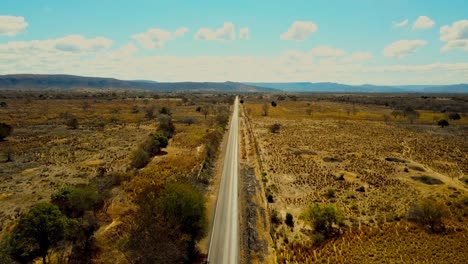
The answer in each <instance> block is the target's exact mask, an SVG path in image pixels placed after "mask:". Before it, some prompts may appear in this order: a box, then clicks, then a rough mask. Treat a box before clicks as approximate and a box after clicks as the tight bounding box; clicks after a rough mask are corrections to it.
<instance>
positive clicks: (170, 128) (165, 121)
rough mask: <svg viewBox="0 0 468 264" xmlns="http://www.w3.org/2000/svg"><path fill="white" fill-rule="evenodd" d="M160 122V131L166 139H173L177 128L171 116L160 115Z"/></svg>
mask: <svg viewBox="0 0 468 264" xmlns="http://www.w3.org/2000/svg"><path fill="white" fill-rule="evenodd" d="M158 120H159V129H158V131H161V132H162V133H163V135H164V136H165V137H167V138H172V137H173V136H174V135H175V126H174V123H173V122H172V117H171V116H169V115H160V116H159V118H158Z"/></svg>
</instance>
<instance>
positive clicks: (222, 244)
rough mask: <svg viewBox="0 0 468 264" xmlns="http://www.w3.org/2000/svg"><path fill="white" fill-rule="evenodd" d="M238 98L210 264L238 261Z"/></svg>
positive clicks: (209, 255)
mask: <svg viewBox="0 0 468 264" xmlns="http://www.w3.org/2000/svg"><path fill="white" fill-rule="evenodd" d="M238 124H239V98H238V97H236V99H235V101H234V111H233V113H232V118H231V124H230V128H229V138H228V145H227V148H226V155H225V158H224V167H223V174H222V176H221V183H220V185H219V191H218V200H217V202H216V209H215V210H216V211H215V215H214V222H213V229H212V231H211V239H210V247H209V251H208V262H209V263H210V264H237V263H239V216H238V205H237V199H238V162H239V161H238V150H239V143H238V142H239V131H238V129H239V126H238Z"/></svg>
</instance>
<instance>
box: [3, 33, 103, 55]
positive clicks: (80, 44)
mask: <svg viewBox="0 0 468 264" xmlns="http://www.w3.org/2000/svg"><path fill="white" fill-rule="evenodd" d="M111 46H112V40H110V39H108V38H104V37H96V38H86V37H83V36H81V35H68V36H65V37H62V38H56V39H47V40H31V41H10V42H7V43H4V44H0V54H1V53H6V52H10V53H24V54H31V53H47V52H60V53H92V52H97V51H102V50H106V49H109V48H110V47H111Z"/></svg>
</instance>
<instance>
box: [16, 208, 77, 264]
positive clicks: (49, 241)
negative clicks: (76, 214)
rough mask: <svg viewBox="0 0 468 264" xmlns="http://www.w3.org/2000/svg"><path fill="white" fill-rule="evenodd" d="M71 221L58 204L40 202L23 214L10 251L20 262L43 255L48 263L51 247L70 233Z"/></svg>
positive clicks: (29, 260) (43, 261)
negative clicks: (47, 258)
mask: <svg viewBox="0 0 468 264" xmlns="http://www.w3.org/2000/svg"><path fill="white" fill-rule="evenodd" d="M69 227H70V222H69V220H68V219H67V217H66V216H64V215H63V214H62V213H61V212H60V210H59V209H58V207H57V206H55V205H53V204H50V203H39V204H36V205H35V206H34V207H33V208H31V209H30V210H29V212H28V213H26V214H24V215H22V216H21V217H20V219H19V221H18V224H17V225H16V226H15V228H14V229H13V232H12V237H11V239H10V242H9V251H10V252H9V253H10V255H11V256H12V258H13V259H14V260H16V261H18V262H20V263H29V262H32V260H34V259H35V258H36V257H42V263H43V264H46V257H47V255H48V253H49V249H50V248H53V247H55V246H56V245H57V244H58V243H59V242H61V241H63V240H64V239H65V238H66V236H67V233H68V230H69Z"/></svg>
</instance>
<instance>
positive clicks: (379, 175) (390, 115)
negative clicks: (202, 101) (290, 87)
mask: <svg viewBox="0 0 468 264" xmlns="http://www.w3.org/2000/svg"><path fill="white" fill-rule="evenodd" d="M356 96H357V97H359V96H358V95H356ZM281 97H283V98H281ZM363 97H364V96H363ZM382 97H383V98H384V99H385V96H382ZM402 97H403V98H404V99H403V100H402V101H401V102H403V103H402V104H403V105H400V106H396V104H394V107H392V106H390V105H389V104H388V103H387V105H388V106H386V105H385V103H386V101H385V100H383V99H382V98H380V99H381V101H379V102H380V103H379V102H376V101H375V100H374V99H373V98H372V96H366V99H365V102H366V103H363V100H354V99H353V98H354V97H353V95H351V96H347V97H346V100H342V99H340V100H339V98H337V97H333V96H332V95H329V96H327V98H320V100H319V96H316V97H314V96H309V95H306V96H302V97H301V95H298V96H295V97H292V98H288V97H284V96H280V100H278V97H277V96H274V95H269V96H268V95H266V96H263V98H258V97H245V98H244V101H245V102H244V104H243V110H244V112H245V114H246V115H247V116H248V119H247V120H248V121H249V123H250V125H251V126H252V134H253V136H254V138H255V142H256V147H257V148H258V160H259V168H260V171H261V173H262V175H261V179H262V180H263V186H264V190H265V197H267V200H268V202H267V208H268V211H269V214H270V218H271V223H272V228H271V232H270V235H271V236H272V238H273V242H272V245H271V247H272V251H273V252H274V253H273V254H274V255H275V258H276V262H278V263H315V262H318V263H322V262H323V263H329V262H332V263H362V262H366V263H388V262H392V263H393V262H400V263H408V262H412V263H437V262H439V263H442V262H445V261H447V260H449V262H451V263H463V261H464V259H466V257H467V255H466V254H465V253H464V252H468V248H467V244H466V237H467V235H468V185H467V183H466V178H467V175H468V162H467V160H468V119H467V115H466V113H464V112H459V115H460V117H461V119H459V120H450V119H449V118H448V115H449V114H450V113H449V112H447V111H443V112H441V111H436V110H432V109H431V108H430V106H427V105H426V106H424V109H412V110H411V111H417V112H418V114H417V115H416V118H415V119H411V118H409V114H408V116H406V117H404V116H403V115H394V114H395V111H400V112H401V113H402V112H404V111H410V110H405V108H407V107H408V105H405V104H404V103H405V102H407V103H408V102H409V103H410V105H411V102H412V101H411V100H406V99H405V97H404V96H402ZM418 99H420V98H418ZM386 100H387V101H391V100H389V99H388V98H387V99H386ZM421 100H424V99H421ZM431 100H437V99H434V98H432V99H431ZM441 100H445V103H446V106H449V107H452V109H458V110H460V106H461V109H462V110H463V103H461V104H460V102H459V101H455V102H454V101H452V100H451V99H447V98H446V97H444V98H443V99H441ZM272 101H274V102H275V103H276V107H275V106H273V105H274V104H272ZM369 101H370V102H374V103H369ZM416 101H417V100H416ZM398 102H400V101H398ZM401 102H400V103H401ZM443 103H444V101H442V103H441V102H437V104H436V105H437V108H438V109H439V108H441V107H442V108H443V107H444V105H443ZM414 105H415V104H412V106H414ZM457 107H458V108H457ZM441 119H446V120H448V122H449V123H450V125H449V126H448V127H443V128H442V127H440V126H438V125H437V122H438V121H439V120H441ZM425 199H427V200H429V201H431V203H433V204H434V205H437V207H435V209H436V211H437V212H439V211H441V212H443V214H441V215H443V217H441V218H442V219H443V220H442V222H441V223H438V224H437V225H438V228H440V229H438V230H437V231H436V230H432V231H433V232H431V230H428V228H427V226H425V225H424V224H417V221H411V216H412V214H411V209H412V208H414V206H415V204H416V203H418V202H420V201H422V200H425ZM314 204H315V205H317V204H318V205H322V206H330V208H335V209H336V215H337V218H336V219H335V220H336V221H331V222H332V225H331V226H330V227H329V229H330V230H331V231H330V232H328V233H327V232H320V230H317V225H316V223H317V222H318V221H319V220H320V219H319V218H317V216H316V215H317V214H315V215H313V216H312V217H310V214H308V213H307V212H310V211H308V210H311V209H309V208H311V206H312V205H314ZM312 208H313V206H312ZM430 209H432V208H430ZM324 212H325V211H324ZM332 213H333V214H334V212H332ZM287 214H290V215H291V216H292V217H291V216H289V220H288V221H286V215H287ZM330 214H331V213H330ZM324 215H325V216H324ZM320 216H322V217H326V214H325V213H324V214H321V215H320ZM314 217H315V218H314ZM311 218H312V219H311ZM314 226H316V228H315V230H314ZM319 227H320V226H319ZM325 227H326V226H325ZM322 231H323V230H322Z"/></svg>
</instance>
